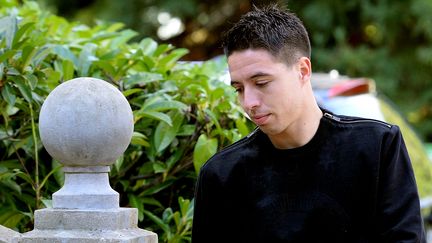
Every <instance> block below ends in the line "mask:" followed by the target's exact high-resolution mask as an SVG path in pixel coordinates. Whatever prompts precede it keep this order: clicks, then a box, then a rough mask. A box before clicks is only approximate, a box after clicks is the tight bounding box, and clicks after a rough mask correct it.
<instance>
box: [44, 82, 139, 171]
mask: <svg viewBox="0 0 432 243" xmlns="http://www.w3.org/2000/svg"><path fill="white" fill-rule="evenodd" d="M39 131H40V137H41V140H42V144H43V145H44V147H45V149H46V150H47V152H48V153H49V154H50V155H51V156H52V157H53V158H55V159H56V160H58V161H59V162H61V163H62V164H63V165H65V166H70V167H74V166H106V165H111V164H113V163H114V162H115V160H116V159H117V158H118V157H119V156H120V155H121V154H122V153H123V152H124V151H125V150H126V148H127V146H128V145H129V143H130V141H131V138H132V133H133V114H132V109H131V107H130V105H129V103H128V101H127V100H126V98H125V97H124V96H123V94H122V93H121V92H120V91H119V90H118V89H116V88H115V87H114V86H113V85H111V84H109V83H107V82H105V81H103V80H100V79H96V78H88V77H83V78H76V79H72V80H69V81H67V82H65V83H62V84H60V85H59V86H57V87H56V88H55V89H54V90H53V91H52V92H51V93H50V94H49V95H48V97H47V98H46V100H45V102H44V103H43V105H42V108H41V112H40V115H39Z"/></svg>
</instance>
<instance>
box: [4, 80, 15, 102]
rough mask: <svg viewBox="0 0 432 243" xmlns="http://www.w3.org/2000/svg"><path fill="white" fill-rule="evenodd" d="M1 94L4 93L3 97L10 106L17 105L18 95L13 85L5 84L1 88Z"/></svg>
mask: <svg viewBox="0 0 432 243" xmlns="http://www.w3.org/2000/svg"><path fill="white" fill-rule="evenodd" d="M1 94H2V97H3V99H4V100H5V101H6V102H7V103H8V104H9V105H10V106H14V105H15V100H16V95H15V92H14V91H13V88H12V87H11V85H10V84H9V83H6V84H5V86H4V87H3V89H2V90H1Z"/></svg>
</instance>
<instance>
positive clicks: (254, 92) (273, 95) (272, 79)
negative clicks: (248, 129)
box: [228, 49, 304, 137]
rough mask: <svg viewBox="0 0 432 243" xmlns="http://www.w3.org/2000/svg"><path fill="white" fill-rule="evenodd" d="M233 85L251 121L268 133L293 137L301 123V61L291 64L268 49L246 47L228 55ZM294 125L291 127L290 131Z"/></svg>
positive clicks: (269, 134)
mask: <svg viewBox="0 0 432 243" xmlns="http://www.w3.org/2000/svg"><path fill="white" fill-rule="evenodd" d="M228 66H229V72H230V75H231V85H232V86H233V87H234V88H235V89H236V91H237V92H238V99H239V101H240V104H241V106H242V107H243V109H244V110H245V112H246V113H247V114H248V115H249V117H250V118H251V119H252V121H253V122H254V123H255V124H256V125H257V126H259V127H260V128H261V130H262V131H263V132H264V133H266V134H267V135H268V136H270V137H272V136H275V137H281V136H282V137H283V136H286V135H288V136H290V133H291V132H295V131H293V130H294V129H293V128H295V127H296V126H292V125H293V124H295V123H296V122H301V121H300V118H301V114H302V108H303V107H304V105H303V99H302V97H303V95H302V94H303V83H304V82H302V81H301V79H302V71H301V68H300V65H299V64H298V63H294V64H293V65H292V66H290V67H288V66H287V65H286V64H284V63H282V62H281V61H279V60H277V59H276V58H275V57H274V56H272V55H271V54H270V53H269V52H268V51H266V50H262V49H247V50H242V51H235V52H233V53H232V54H231V55H230V56H229V57H228ZM290 128H291V130H290Z"/></svg>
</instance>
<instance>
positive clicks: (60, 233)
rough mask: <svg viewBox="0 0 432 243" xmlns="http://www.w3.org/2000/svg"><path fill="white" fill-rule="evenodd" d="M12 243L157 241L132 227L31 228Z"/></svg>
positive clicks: (124, 242)
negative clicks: (105, 228)
mask: <svg viewBox="0 0 432 243" xmlns="http://www.w3.org/2000/svg"><path fill="white" fill-rule="evenodd" d="M14 240H15V241H13V242H14V243H65V242H67V243H97V242H107V243H108V242H109V243H114V242H116V243H117V242H118V243H120V242H121V243H129V242H130V243H132V242H133V243H157V242H158V238H157V235H156V234H155V233H153V232H150V231H147V230H143V229H139V228H133V229H122V230H37V229H35V230H33V231H30V232H27V233H25V234H23V235H22V236H21V237H20V238H15V239H14Z"/></svg>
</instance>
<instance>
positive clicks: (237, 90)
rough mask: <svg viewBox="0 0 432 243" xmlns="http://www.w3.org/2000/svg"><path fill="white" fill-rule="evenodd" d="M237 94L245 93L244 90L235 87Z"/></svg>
mask: <svg viewBox="0 0 432 243" xmlns="http://www.w3.org/2000/svg"><path fill="white" fill-rule="evenodd" d="M234 89H235V92H237V93H240V92H242V91H243V89H242V88H241V87H234Z"/></svg>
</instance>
